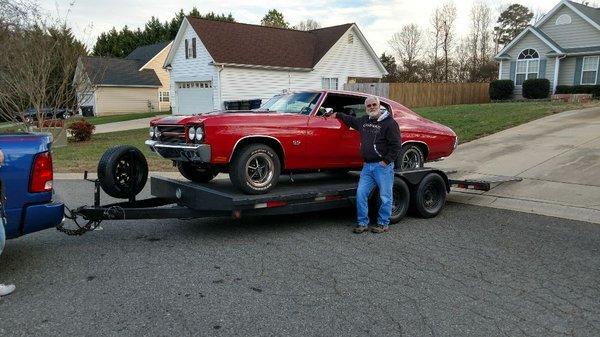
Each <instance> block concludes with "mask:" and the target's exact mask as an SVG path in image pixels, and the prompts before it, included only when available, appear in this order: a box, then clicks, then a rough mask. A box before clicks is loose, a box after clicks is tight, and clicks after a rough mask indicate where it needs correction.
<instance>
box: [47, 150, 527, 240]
mask: <svg viewBox="0 0 600 337" xmlns="http://www.w3.org/2000/svg"><path fill="white" fill-rule="evenodd" d="M108 151H110V149H109V150H108ZM108 151H107V152H108ZM131 151H132V155H131V156H130V157H129V159H127V158H124V159H123V160H120V161H118V162H119V163H120V164H121V166H122V167H121V168H119V167H118V165H115V167H114V168H110V170H112V171H114V172H115V174H116V175H117V176H119V177H121V178H122V179H120V180H119V181H120V183H121V184H122V186H121V188H123V189H125V190H127V191H130V192H129V194H128V196H127V198H128V200H127V201H124V202H119V203H113V204H106V205H102V204H101V201H100V196H101V190H104V191H105V192H109V193H108V194H109V195H111V193H110V191H107V190H108V189H106V188H103V184H102V181H101V178H100V179H96V180H90V179H88V178H87V172H86V173H85V176H84V179H86V180H88V181H91V182H93V183H94V205H93V206H81V207H79V208H76V209H68V208H67V214H66V215H65V217H66V218H69V219H72V220H73V221H74V222H75V224H76V225H77V228H75V229H67V228H65V227H64V225H60V226H59V228H58V229H59V230H61V231H63V232H65V233H67V234H70V235H81V234H83V233H85V232H87V231H89V230H91V229H93V228H95V227H96V226H98V225H99V224H100V222H102V221H103V220H136V219H169V218H173V219H190V218H207V217H231V218H233V219H240V218H241V217H242V216H264V215H290V214H300V213H308V212H317V211H324V210H331V209H338V208H346V207H354V206H355V199H356V189H357V183H358V179H359V175H358V174H357V173H352V172H351V173H347V174H339V173H338V174H333V173H306V174H297V175H289V177H285V176H282V177H280V182H279V184H278V185H277V187H276V188H275V189H274V190H273V191H272V192H269V193H267V194H261V195H246V194H243V193H242V192H240V191H238V190H237V189H235V188H234V187H233V185H232V184H231V183H230V182H229V180H226V179H215V180H213V181H211V182H209V183H203V184H200V183H194V182H190V181H188V180H179V179H170V178H164V177H151V178H150V192H151V195H152V197H151V198H147V199H142V200H137V199H136V194H137V193H139V192H140V191H141V190H142V188H143V187H144V186H139V184H145V181H146V179H145V177H147V174H148V172H147V164H145V158H144V160H143V164H145V171H144V170H142V171H141V172H140V171H139V170H137V171H136V163H134V162H131V161H130V162H128V161H127V160H131V159H130V158H138V160H139V158H140V155H141V152H139V150H137V149H135V148H132V150H131ZM133 151H137V153H136V154H135V156H134V155H133V154H134V153H133ZM142 157H143V155H142ZM101 162H102V160H101ZM142 166H144V165H142ZM123 167H124V168H125V170H123ZM105 169H106V167H105ZM110 170H109V171H110ZM99 172H100V170H99ZM140 174H141V175H142V176H143V177H144V179H143V180H142V181H141V182H140V181H139V180H137V179H133V178H134V177H136V176H137V175H140ZM99 176H100V174H99ZM511 180H519V179H513V178H500V179H495V180H452V179H449V178H448V176H447V175H446V173H444V172H443V171H441V170H438V169H434V168H421V169H416V170H411V171H397V172H395V180H394V189H393V191H394V195H393V211H392V217H391V219H390V220H391V222H392V223H397V222H399V221H400V220H401V219H402V218H403V217H404V216H405V215H406V213H407V211H408V210H409V208H412V209H413V210H414V211H415V213H416V214H417V215H419V216H421V217H424V218H431V217H435V216H436V215H438V214H439V213H440V212H441V211H442V209H443V207H444V205H445V202H446V196H447V194H448V193H449V192H450V188H451V187H453V186H454V187H459V188H468V189H474V190H481V191H488V190H490V188H491V184H492V183H498V182H504V181H511ZM136 182H137V183H136ZM131 184H133V185H134V186H131ZM136 184H137V186H136ZM113 196H114V195H113ZM121 197H122V195H121ZM377 204H378V198H377V191H373V193H372V197H371V198H370V206H371V207H370V209H371V210H372V211H374V212H373V215H374V214H375V213H376V210H377V208H378V207H377V206H378V205H377ZM82 220H83V221H82Z"/></svg>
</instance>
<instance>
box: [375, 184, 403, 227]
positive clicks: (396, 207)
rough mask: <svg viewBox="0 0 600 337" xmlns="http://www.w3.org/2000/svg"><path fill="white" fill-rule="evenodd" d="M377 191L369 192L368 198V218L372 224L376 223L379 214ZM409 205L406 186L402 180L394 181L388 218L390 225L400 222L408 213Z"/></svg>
mask: <svg viewBox="0 0 600 337" xmlns="http://www.w3.org/2000/svg"><path fill="white" fill-rule="evenodd" d="M379 205H381V201H380V200H379V190H378V189H377V188H375V189H374V190H373V192H371V196H370V197H369V217H370V218H371V220H373V223H376V222H377V216H378V213H379ZM409 205H410V190H409V188H408V185H407V184H406V182H405V181H404V179H402V178H395V179H394V189H393V197H392V215H391V216H390V224H396V223H398V222H400V220H402V219H403V218H404V216H405V215H406V212H407V211H408V206H409Z"/></svg>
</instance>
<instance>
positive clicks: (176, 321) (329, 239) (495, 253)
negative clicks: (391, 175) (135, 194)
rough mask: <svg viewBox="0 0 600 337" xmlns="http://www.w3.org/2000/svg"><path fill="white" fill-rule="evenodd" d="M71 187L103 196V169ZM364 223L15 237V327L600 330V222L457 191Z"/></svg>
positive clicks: (324, 218) (106, 229) (8, 332)
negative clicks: (436, 204) (381, 225)
mask: <svg viewBox="0 0 600 337" xmlns="http://www.w3.org/2000/svg"><path fill="white" fill-rule="evenodd" d="M56 185H57V190H58V193H59V194H60V195H61V196H62V198H63V199H64V200H65V201H66V202H67V204H68V205H70V206H78V205H81V204H85V203H88V204H89V203H91V202H92V195H91V187H92V186H91V184H90V183H88V182H82V181H66V180H62V181H57V182H56ZM146 193H147V191H146ZM353 224H354V212H353V210H343V211H334V212H326V213H320V214H309V215H298V216H293V217H266V218H250V219H243V220H241V221H234V220H231V219H217V218H211V219H202V220H158V221H129V222H124V221H122V222H105V223H103V224H102V227H103V230H100V231H94V232H91V233H88V234H86V235H84V236H82V237H68V236H66V235H64V234H61V233H59V232H57V231H55V230H52V229H50V230H47V231H43V232H40V233H35V234H32V235H29V236H26V237H23V238H19V239H15V240H10V241H8V242H7V246H6V249H5V252H4V254H3V255H2V256H1V257H0V282H4V283H7V282H11V283H15V284H16V285H17V290H16V292H15V293H14V294H12V295H10V296H7V297H4V298H1V299H0V335H2V336H35V335H39V336H42V335H44V336H48V335H57V336H58V335H60V336H68V335H73V336H77V335H79V336H81V335H87V336H91V335H103V336H126V335H136V336H159V335H160V336H167V335H173V336H191V335H214V336H232V335H239V336H268V335H275V336H288V335H292V336H334V335H336V336H384V335H394V336H563V335H564V336H599V335H600V226H598V225H593V224H590V223H585V222H577V221H572V220H564V219H558V218H551V217H545V216H539V215H533V214H526V213H519V212H514V211H507V210H501V209H493V208H485V207H478V206H470V205H463V204H453V203H450V204H448V205H447V207H446V209H445V210H444V212H443V213H442V214H441V215H440V216H438V217H437V218H435V219H429V220H424V219H417V218H411V217H409V218H406V219H404V220H403V221H402V222H401V223H400V224H398V225H395V226H394V227H393V229H392V231H391V232H390V233H388V234H384V235H379V236H377V235H375V234H364V235H355V234H352V233H350V228H351V226H352V225H353Z"/></svg>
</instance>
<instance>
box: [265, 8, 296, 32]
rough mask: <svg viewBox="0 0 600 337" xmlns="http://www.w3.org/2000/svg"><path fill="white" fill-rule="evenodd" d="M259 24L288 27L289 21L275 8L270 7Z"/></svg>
mask: <svg viewBox="0 0 600 337" xmlns="http://www.w3.org/2000/svg"><path fill="white" fill-rule="evenodd" d="M260 24H261V25H263V26H267V27H279V28H288V27H289V25H290V24H289V23H288V22H286V21H285V19H284V18H283V14H282V13H281V12H279V11H278V10H276V9H271V10H270V11H269V12H268V13H267V14H265V16H264V17H263V18H262V20H261V21H260Z"/></svg>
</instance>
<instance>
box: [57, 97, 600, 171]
mask: <svg viewBox="0 0 600 337" xmlns="http://www.w3.org/2000/svg"><path fill="white" fill-rule="evenodd" d="M590 106H600V103H598V102H593V103H587V104H581V103H560V102H557V103H553V102H526V103H521V102H519V103H491V104H472V105H453V106H443V107H431V108H418V109H415V111H416V112H417V113H419V114H420V115H421V116H423V117H425V118H428V119H431V120H433V121H436V122H438V123H441V124H444V125H447V126H449V127H451V128H452V129H453V130H454V131H455V132H456V134H457V135H458V137H459V139H460V141H461V143H464V142H468V141H471V140H473V139H477V138H480V137H483V136H486V135H489V134H492V133H495V132H498V131H501V130H504V129H508V128H510V127H513V126H516V125H519V124H523V123H526V122H528V121H531V120H534V119H537V118H541V117H544V116H548V115H552V114H555V113H558V112H561V111H567V110H574V109H581V108H584V107H590ZM125 116H130V115H125ZM138 116H139V115H138ZM110 117H113V116H110ZM114 117H118V116H114ZM96 118H98V120H100V121H101V122H104V121H105V119H104V118H109V117H96ZM101 118H102V119H101ZM113 121H114V120H113ZM147 138H148V129H147V128H144V129H138V130H131V131H121V132H111V133H104V134H97V135H93V136H92V140H91V141H89V142H84V143H69V145H68V146H67V147H63V148H56V149H55V150H54V166H55V170H56V171H57V172H83V171H84V170H88V171H91V172H95V171H96V166H97V163H98V160H99V159H100V156H101V155H102V153H104V151H105V150H106V149H107V148H109V147H111V146H115V145H120V144H131V145H134V146H136V147H138V148H139V149H141V150H142V152H143V153H144V155H146V157H147V158H148V165H149V166H150V170H151V171H176V169H175V168H174V167H173V166H172V165H171V162H170V161H168V160H164V159H161V158H160V157H158V156H157V155H155V154H153V153H151V152H150V151H149V150H148V149H147V147H146V146H145V145H144V141H145V140H146V139H147Z"/></svg>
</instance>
